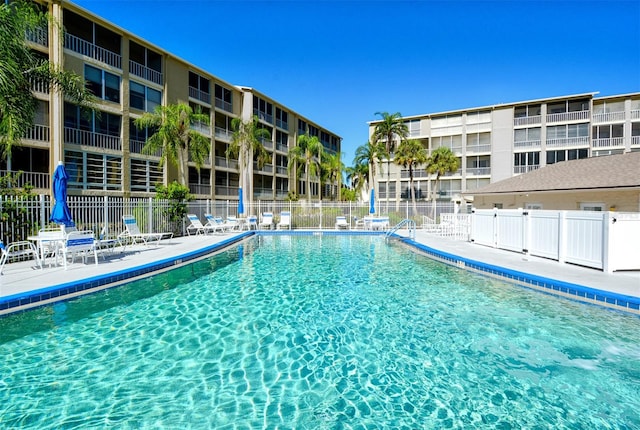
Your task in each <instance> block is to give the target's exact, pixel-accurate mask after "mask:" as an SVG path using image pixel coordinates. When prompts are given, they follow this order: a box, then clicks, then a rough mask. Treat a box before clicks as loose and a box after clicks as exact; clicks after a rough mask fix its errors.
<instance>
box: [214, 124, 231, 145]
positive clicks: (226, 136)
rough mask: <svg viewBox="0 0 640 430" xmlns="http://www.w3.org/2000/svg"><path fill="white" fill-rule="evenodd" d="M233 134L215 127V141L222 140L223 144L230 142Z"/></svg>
mask: <svg viewBox="0 0 640 430" xmlns="http://www.w3.org/2000/svg"><path fill="white" fill-rule="evenodd" d="M232 136H233V132H232V131H231V130H227V129H225V128H221V127H216V139H218V140H224V141H225V142H231V137H232Z"/></svg>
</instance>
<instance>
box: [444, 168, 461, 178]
mask: <svg viewBox="0 0 640 430" xmlns="http://www.w3.org/2000/svg"><path fill="white" fill-rule="evenodd" d="M442 176H462V169H458V170H456V171H455V172H445V173H444V175H442Z"/></svg>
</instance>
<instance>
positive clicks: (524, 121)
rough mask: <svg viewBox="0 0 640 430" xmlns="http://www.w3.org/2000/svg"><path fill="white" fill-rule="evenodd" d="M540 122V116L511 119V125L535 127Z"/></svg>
mask: <svg viewBox="0 0 640 430" xmlns="http://www.w3.org/2000/svg"><path fill="white" fill-rule="evenodd" d="M541 122H542V115H533V116H523V117H520V118H514V119H513V125H515V126H518V125H536V124H540V123H541Z"/></svg>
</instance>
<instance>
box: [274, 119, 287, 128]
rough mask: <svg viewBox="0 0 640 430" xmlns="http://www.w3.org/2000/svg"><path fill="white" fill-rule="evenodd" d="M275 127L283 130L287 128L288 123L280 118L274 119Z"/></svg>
mask: <svg viewBox="0 0 640 430" xmlns="http://www.w3.org/2000/svg"><path fill="white" fill-rule="evenodd" d="M276 127H280V128H281V129H283V130H289V123H288V122H285V121H283V120H281V119H276Z"/></svg>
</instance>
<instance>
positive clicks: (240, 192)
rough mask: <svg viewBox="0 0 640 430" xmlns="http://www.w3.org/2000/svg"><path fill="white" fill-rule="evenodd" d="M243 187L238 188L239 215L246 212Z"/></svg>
mask: <svg viewBox="0 0 640 430" xmlns="http://www.w3.org/2000/svg"><path fill="white" fill-rule="evenodd" d="M242 200H243V197H242V187H240V188H238V216H242V214H243V213H244V202H243V201H242Z"/></svg>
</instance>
